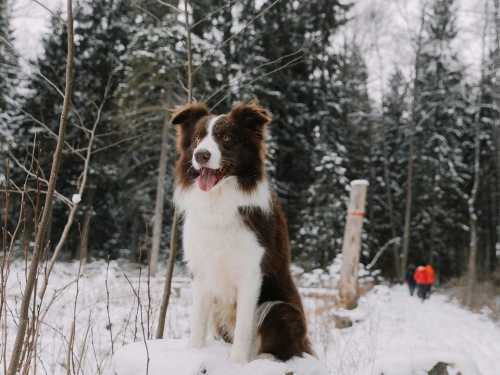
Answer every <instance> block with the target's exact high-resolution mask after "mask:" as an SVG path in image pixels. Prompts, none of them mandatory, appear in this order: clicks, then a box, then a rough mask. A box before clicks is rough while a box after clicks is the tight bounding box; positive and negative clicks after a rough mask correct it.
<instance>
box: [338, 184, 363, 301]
mask: <svg viewBox="0 0 500 375" xmlns="http://www.w3.org/2000/svg"><path fill="white" fill-rule="evenodd" d="M367 188H368V181H366V180H354V181H352V182H351V195H350V197H349V207H348V209H347V220H346V225H345V230H344V242H343V244H342V268H341V270H340V283H339V289H340V301H341V303H342V305H343V306H344V307H345V308H347V309H354V308H355V307H356V306H357V304H358V297H359V296H358V264H359V252H360V250H361V228H362V226H363V218H364V216H365V202H366V190H367Z"/></svg>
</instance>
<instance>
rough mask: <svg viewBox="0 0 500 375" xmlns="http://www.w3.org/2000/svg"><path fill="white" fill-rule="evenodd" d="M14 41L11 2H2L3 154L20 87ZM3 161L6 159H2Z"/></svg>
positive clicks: (0, 89) (0, 146) (0, 101)
mask: <svg viewBox="0 0 500 375" xmlns="http://www.w3.org/2000/svg"><path fill="white" fill-rule="evenodd" d="M13 41H14V38H13V35H12V28H11V26H10V7H9V2H8V1H7V0H0V152H3V149H4V148H5V147H6V144H7V142H10V140H11V132H12V128H13V126H14V122H15V121H16V119H15V118H14V102H15V99H14V97H15V95H16V87H17V86H18V70H19V66H18V61H17V56H16V52H15V50H14V49H13V48H14V46H13ZM2 160H5V158H3V157H2ZM2 164H3V163H2ZM1 170H2V166H1V165H0V171H1Z"/></svg>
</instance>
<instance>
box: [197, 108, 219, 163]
mask: <svg viewBox="0 0 500 375" xmlns="http://www.w3.org/2000/svg"><path fill="white" fill-rule="evenodd" d="M222 116H223V115H220V116H216V117H213V118H211V119H210V121H209V122H208V125H207V135H206V136H205V137H204V138H203V139H202V140H201V141H200V143H198V146H196V148H195V149H194V152H193V160H192V162H193V166H194V167H195V169H200V168H201V166H200V164H199V163H198V162H197V161H196V160H195V158H194V155H195V154H196V151H198V150H207V151H208V152H210V160H209V161H208V164H207V165H206V167H207V168H211V169H219V168H220V167H221V166H222V165H221V161H222V160H221V159H222V154H221V151H220V148H219V145H218V144H217V142H215V139H214V134H213V130H214V126H215V123H216V122H217V120H218V119H219V118H221V117H222Z"/></svg>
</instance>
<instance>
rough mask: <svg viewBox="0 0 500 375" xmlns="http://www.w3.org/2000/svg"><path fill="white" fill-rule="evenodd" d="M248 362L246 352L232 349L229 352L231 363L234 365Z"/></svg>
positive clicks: (248, 357)
mask: <svg viewBox="0 0 500 375" xmlns="http://www.w3.org/2000/svg"><path fill="white" fill-rule="evenodd" d="M249 360H250V356H249V354H248V353H247V351H246V350H242V349H239V348H236V347H233V350H231V361H233V362H236V363H247V362H248V361H249Z"/></svg>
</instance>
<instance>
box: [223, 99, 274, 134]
mask: <svg viewBox="0 0 500 375" xmlns="http://www.w3.org/2000/svg"><path fill="white" fill-rule="evenodd" d="M271 119H272V117H271V114H270V113H269V111H268V110H267V109H265V108H263V107H261V106H260V105H259V104H258V103H257V102H256V101H251V102H250V103H238V104H236V105H235V106H234V107H233V109H232V110H231V113H229V120H230V121H231V122H232V123H234V124H235V125H236V126H244V127H246V128H248V129H251V130H255V131H258V132H261V131H262V129H263V128H264V126H265V125H267V124H269V123H270V122H271Z"/></svg>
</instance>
